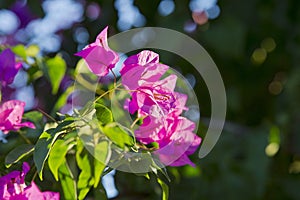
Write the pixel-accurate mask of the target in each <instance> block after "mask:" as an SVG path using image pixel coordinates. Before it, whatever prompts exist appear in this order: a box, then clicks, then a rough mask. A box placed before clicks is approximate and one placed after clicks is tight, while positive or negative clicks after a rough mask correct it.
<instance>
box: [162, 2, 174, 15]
mask: <svg viewBox="0 0 300 200" xmlns="http://www.w3.org/2000/svg"><path fill="white" fill-rule="evenodd" d="M174 10H175V3H174V1H173V0H162V1H161V2H160V4H159V6H158V13H159V14H160V15H161V16H167V15H170V14H171V13H172V12H173V11H174Z"/></svg>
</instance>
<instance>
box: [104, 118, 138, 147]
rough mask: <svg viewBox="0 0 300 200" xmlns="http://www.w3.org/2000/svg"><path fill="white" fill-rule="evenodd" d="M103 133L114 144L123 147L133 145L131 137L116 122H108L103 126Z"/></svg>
mask: <svg viewBox="0 0 300 200" xmlns="http://www.w3.org/2000/svg"><path fill="white" fill-rule="evenodd" d="M103 132H104V134H105V135H106V136H107V137H108V138H109V139H110V140H111V141H112V142H114V143H115V144H116V145H118V146H119V147H121V148H124V147H125V145H129V146H133V145H134V140H133V138H132V137H131V136H130V135H129V134H128V133H127V132H126V131H125V130H124V129H122V128H121V127H120V126H118V125H117V124H116V123H110V124H108V125H106V126H105V127H104V128H103Z"/></svg>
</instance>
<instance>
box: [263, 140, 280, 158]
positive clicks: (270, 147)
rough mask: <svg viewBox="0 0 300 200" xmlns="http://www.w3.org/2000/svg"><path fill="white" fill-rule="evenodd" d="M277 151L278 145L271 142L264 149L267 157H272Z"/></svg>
mask: <svg viewBox="0 0 300 200" xmlns="http://www.w3.org/2000/svg"><path fill="white" fill-rule="evenodd" d="M278 150H279V144H277V143H275V142H273V143H270V144H268V146H267V147H266V149H265V153H266V155H267V156H269V157H273V156H274V155H275V154H276V153H277V152H278Z"/></svg>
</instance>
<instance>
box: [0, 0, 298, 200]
mask: <svg viewBox="0 0 300 200" xmlns="http://www.w3.org/2000/svg"><path fill="white" fill-rule="evenodd" d="M80 3H82V4H83V5H84V8H86V7H87V6H88V5H89V4H90V3H95V4H98V5H99V7H100V8H101V12H100V15H99V17H98V18H97V19H93V20H91V19H90V18H88V17H86V12H85V13H84V16H83V18H82V20H81V21H80V22H76V23H74V24H73V25H72V27H70V28H68V29H67V30H61V31H59V32H58V34H59V35H60V37H61V38H63V39H62V46H61V48H60V50H59V52H61V53H63V55H64V57H65V58H66V60H67V61H68V66H69V68H70V69H72V68H74V66H75V64H76V61H78V58H77V57H75V56H73V54H74V53H75V52H77V50H78V43H77V42H76V41H75V40H74V37H73V34H74V31H75V30H76V28H78V27H84V28H86V30H87V31H88V33H89V34H90V37H89V42H92V41H94V39H95V37H96V35H97V34H98V33H99V31H100V30H102V29H103V28H104V27H105V26H107V25H108V26H109V35H113V34H116V33H118V32H120V30H119V29H118V27H117V20H118V13H117V11H116V9H115V7H114V4H113V1H80ZM159 3H160V1H158V0H151V1H147V0H136V1H134V4H135V5H136V6H137V7H138V8H139V10H140V12H141V13H142V14H143V15H144V16H145V18H146V24H145V26H155V27H164V28H170V29H173V30H177V31H180V32H183V33H185V34H187V35H189V36H190V37H192V38H193V39H195V40H196V41H198V42H199V43H200V44H201V45H203V47H204V48H205V49H206V50H207V52H208V53H209V54H210V55H211V57H212V58H213V60H214V61H215V63H216V65H217V66H218V68H219V71H220V73H221V75H222V77H223V80H224V84H225V87H226V93H227V102H228V105H227V106H228V107H227V118H226V124H225V128H224V131H223V133H222V135H221V137H220V139H219V141H218V143H217V144H216V146H215V148H214V149H213V151H212V152H211V153H210V154H209V155H208V156H206V157H205V158H203V159H201V160H199V159H198V157H197V154H195V155H194V156H193V161H194V162H195V163H196V164H197V167H196V168H192V167H189V166H185V167H180V168H168V172H169V174H170V177H171V179H172V182H171V183H169V186H170V199H172V200H173V199H174V200H177V199H178V200H179V199H195V200H196V199H197V200H198V199H299V198H300V189H299V186H300V174H299V173H300V129H299V127H298V126H299V122H300V114H299V111H300V107H299V105H300V103H299V102H300V61H299V59H300V1H297V0H287V1H280V0H273V1H271V0H251V1H239V0H227V1H219V2H218V5H219V7H220V9H221V13H220V15H219V16H218V18H216V19H214V20H209V21H208V22H207V23H205V24H203V25H198V27H197V29H196V30H195V31H193V32H191V33H187V32H185V31H184V26H185V24H186V23H192V22H193V19H192V12H191V11H190V10H189V7H188V3H189V2H188V1H182V0H176V1H175V5H176V7H175V10H174V12H173V13H171V14H170V15H168V16H160V15H159V13H158V12H157V7H158V5H159ZM12 5H13V1H8V0H1V2H0V6H1V8H6V9H9V8H10V7H11V6H12ZM40 5H41V1H37V0H32V1H28V3H27V6H28V7H29V9H30V11H31V12H32V14H33V16H34V17H35V18H37V17H43V15H44V14H43V10H42V8H41V6H40ZM49 26H51V24H49ZM54 53H56V52H53V53H49V54H48V55H49V56H52V55H54ZM160 56H161V58H162V61H163V62H164V63H166V64H168V65H170V66H175V67H177V68H178V67H179V69H180V70H181V71H182V74H183V75H186V74H194V75H195V78H196V80H197V82H196V84H195V88H194V89H195V91H196V94H197V95H198V100H199V103H200V107H201V119H204V120H201V123H203V122H204V121H205V119H207V118H209V116H210V100H209V96H208V93H207V90H206V86H205V84H204V82H203V80H202V79H201V77H200V76H199V75H197V74H196V73H195V72H194V71H188V70H191V69H192V67H183V66H187V65H189V63H187V62H186V61H185V60H183V59H181V58H178V57H177V56H175V55H172V54H169V53H167V52H161V55H160ZM180 67H181V68H180ZM45 98H46V97H45ZM205 127H206V123H203V124H201V127H200V129H199V134H200V135H202V134H203V133H205ZM278 147H279V149H278ZM115 177H116V178H115V181H116V185H117V188H118V190H119V192H120V194H119V196H118V197H116V199H124V200H125V199H159V196H160V189H159V185H158V184H157V183H155V181H153V182H151V183H149V181H147V180H146V179H145V178H144V177H137V176H134V175H132V174H126V173H122V172H118V173H117V174H116V176H115Z"/></svg>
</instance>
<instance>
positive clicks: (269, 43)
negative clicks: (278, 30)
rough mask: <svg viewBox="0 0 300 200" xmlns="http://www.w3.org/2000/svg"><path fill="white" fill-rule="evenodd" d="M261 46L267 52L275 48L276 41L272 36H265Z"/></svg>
mask: <svg viewBox="0 0 300 200" xmlns="http://www.w3.org/2000/svg"><path fill="white" fill-rule="evenodd" d="M261 47H262V48H264V49H265V50H266V51H267V52H272V51H274V49H275V48H276V43H275V40H274V39H273V38H266V39H264V40H263V41H262V42H261Z"/></svg>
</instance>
